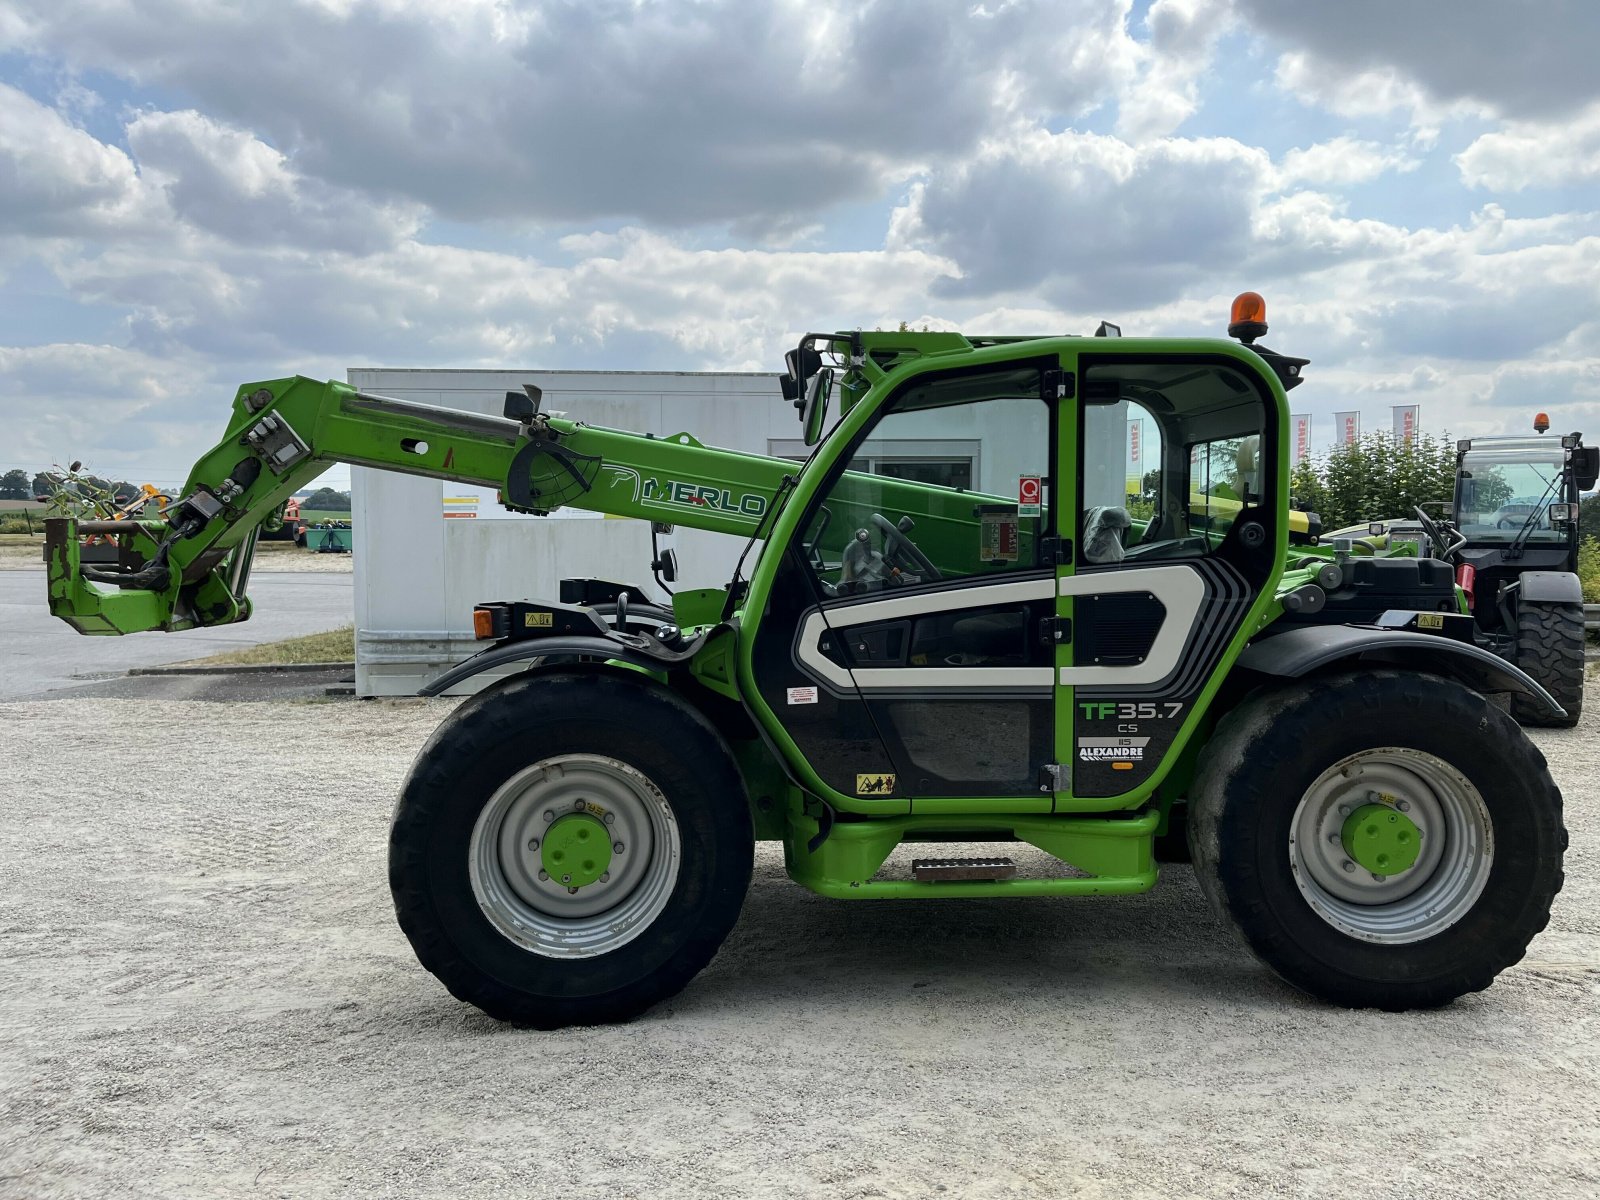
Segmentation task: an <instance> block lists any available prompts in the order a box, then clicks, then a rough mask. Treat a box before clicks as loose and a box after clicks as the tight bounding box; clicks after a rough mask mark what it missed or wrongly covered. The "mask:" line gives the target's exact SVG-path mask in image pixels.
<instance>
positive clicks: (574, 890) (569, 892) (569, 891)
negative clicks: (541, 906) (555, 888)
mask: <svg viewBox="0 0 1600 1200" xmlns="http://www.w3.org/2000/svg"><path fill="white" fill-rule="evenodd" d="M577 894H578V889H577V888H574V887H569V888H568V889H567V895H569V896H576V895H577Z"/></svg>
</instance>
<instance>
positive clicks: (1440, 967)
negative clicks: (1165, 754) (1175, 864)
mask: <svg viewBox="0 0 1600 1200" xmlns="http://www.w3.org/2000/svg"><path fill="white" fill-rule="evenodd" d="M1189 802H1190V811H1191V826H1190V831H1191V840H1192V844H1193V848H1194V859H1195V873H1196V875H1197V877H1198V878H1199V880H1200V884H1201V887H1202V888H1203V889H1204V890H1205V892H1206V893H1207V895H1208V897H1209V898H1210V900H1211V902H1212V903H1213V905H1214V906H1215V907H1216V908H1217V909H1218V911H1219V912H1220V913H1221V914H1222V915H1223V916H1224V918H1225V919H1227V920H1228V921H1229V922H1230V923H1232V924H1233V926H1234V927H1235V928H1236V929H1237V930H1238V932H1239V933H1240V934H1241V935H1242V936H1243V937H1244V939H1245V941H1246V942H1247V943H1248V944H1249V946H1250V948H1251V949H1252V950H1253V951H1254V952H1255V953H1256V955H1257V956H1258V957H1259V958H1261V959H1262V960H1263V961H1264V962H1265V963H1266V964H1267V965H1268V966H1270V967H1272V968H1273V969H1274V970H1275V971H1277V972H1278V973H1279V974H1280V975H1282V976H1283V977H1284V978H1285V979H1287V980H1288V981H1289V982H1290V983H1292V984H1294V985H1295V986H1297V987H1299V988H1301V989H1303V990H1304V991H1307V992H1310V993H1311V994H1313V995H1315V996H1319V997H1321V998H1323V999H1325V1000H1329V1001H1332V1002H1333V1003H1335V1004H1343V1005H1347V1006H1350V1007H1358V1008H1365V1007H1372V1008H1383V1009H1389V1010H1391V1011H1399V1010H1403V1009H1409V1008H1430V1007H1435V1006H1438V1005H1441V1004H1447V1003H1449V1002H1450V1001H1451V1000H1454V999H1455V998H1456V997H1458V996H1461V995H1463V994H1465V993H1467V992H1473V991H1479V990H1481V989H1483V988H1485V987H1487V986H1488V985H1489V984H1490V983H1491V982H1492V981H1493V980H1494V978H1495V976H1496V975H1498V974H1499V973H1500V972H1501V971H1503V970H1504V969H1505V968H1506V967H1509V966H1511V965H1512V964H1513V963H1515V962H1517V961H1518V960H1519V959H1521V958H1522V956H1523V953H1524V952H1525V951H1526V949H1527V946H1528V943H1529V942H1530V941H1531V940H1532V939H1533V937H1534V935H1535V934H1537V933H1538V932H1539V931H1540V930H1541V929H1543V928H1544V927H1545V925H1546V923H1547V922H1548V921H1549V917H1550V905H1551V902H1552V900H1553V899H1554V897H1555V894H1556V893H1557V892H1558V891H1559V890H1560V889H1561V883H1562V873H1561V860H1562V853H1563V851H1564V850H1565V849H1566V841H1567V835H1566V831H1565V830H1564V829H1563V828H1562V825H1561V795H1560V793H1559V792H1558V791H1557V790H1556V786H1555V783H1554V782H1553V781H1552V780H1551V778H1550V773H1549V771H1548V770H1547V769H1546V767H1545V762H1544V758H1543V756H1542V755H1541V754H1540V753H1539V751H1538V749H1537V748H1535V747H1534V745H1533V744H1532V743H1531V742H1530V741H1528V738H1527V735H1526V734H1524V733H1523V732H1522V730H1521V729H1520V728H1518V726H1517V725H1516V724H1515V722H1513V721H1512V720H1511V719H1510V717H1508V716H1507V715H1506V714H1505V713H1503V712H1501V711H1500V710H1499V709H1497V708H1495V707H1494V706H1492V705H1490V704H1489V703H1488V702H1486V701H1485V700H1484V699H1483V697H1481V696H1479V695H1477V694H1476V693H1474V692H1472V691H1470V690H1468V689H1467V688H1464V687H1462V686H1461V685H1459V684H1456V683H1454V682H1451V681H1448V680H1445V679H1442V678H1439V677H1436V676H1430V675H1422V674H1406V673H1401V672H1397V671H1369V672H1362V673H1359V674H1347V675H1335V676H1329V677H1326V678H1321V679H1315V680H1309V681H1304V682H1297V683H1293V684H1289V685H1287V686H1285V687H1282V688H1277V689H1273V690H1271V691H1269V692H1264V693H1261V694H1258V695H1257V696H1255V697H1253V698H1251V699H1249V700H1247V701H1246V702H1245V703H1244V704H1242V705H1241V706H1240V707H1239V708H1238V709H1236V710H1235V711H1234V712H1233V713H1231V714H1229V716H1228V717H1227V718H1226V719H1225V720H1224V721H1223V722H1222V723H1221V724H1220V725H1219V726H1218V728H1217V732H1216V734H1215V735H1214V736H1213V738H1212V741H1211V743H1210V744H1209V745H1208V746H1207V748H1206V751H1205V754H1204V756H1203V759H1202V762H1201V764H1200V769H1199V771H1198V773H1197V776H1196V779H1195V783H1194V786H1193V788H1192V789H1191V795H1190V799H1189Z"/></svg>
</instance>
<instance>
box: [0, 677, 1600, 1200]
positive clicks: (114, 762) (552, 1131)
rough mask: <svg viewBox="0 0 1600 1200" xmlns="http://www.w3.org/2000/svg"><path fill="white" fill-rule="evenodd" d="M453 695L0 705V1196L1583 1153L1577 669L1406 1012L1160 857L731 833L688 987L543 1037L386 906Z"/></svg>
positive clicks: (1427, 1161) (1050, 1184)
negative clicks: (1487, 920) (424, 770)
mask: <svg viewBox="0 0 1600 1200" xmlns="http://www.w3.org/2000/svg"><path fill="white" fill-rule="evenodd" d="M450 703H451V702H449V701H429V702H421V701H396V702H367V703H355V702H343V703H337V704H329V703H275V704H237V705H221V704H202V703H185V702H176V703H165V704H151V703H134V702H129V701H117V700H64V701H57V702H52V703H34V704H9V705H0V728H3V729H4V730H5V740H4V746H5V752H4V755H5V757H4V761H5V765H6V769H5V782H4V784H3V785H0V872H3V875H0V880H3V883H0V939H3V945H4V948H5V952H4V956H3V958H0V1195H5V1196H26V1197H49V1196H79V1195H84V1196H91V1195H92V1196H110V1195H115V1196H207V1197H210V1196H250V1197H255V1196H282V1197H297V1198H298V1197H316V1196H407V1197H411V1196H464V1195H493V1194H516V1195H530V1196H544V1195H557V1194H561V1195H567V1196H574V1197H607V1198H609V1200H614V1198H616V1197H631V1196H646V1197H674V1196H717V1197H729V1196H744V1195H781V1196H790V1195H818V1196H828V1197H902V1196H903V1197H920V1196H935V1195H948V1196H959V1197H963V1198H966V1197H1002V1196H1004V1197H1011V1196H1024V1195H1025V1196H1067V1195H1071V1196H1086V1197H1111V1196H1115V1197H1173V1196H1189V1195H1208V1196H1209V1195H1222V1196H1242V1197H1254V1196H1259V1195H1263V1194H1270V1195H1286V1196H1303V1195H1330V1196H1335V1195H1336V1196H1338V1197H1340V1200H1353V1198H1358V1197H1367V1196H1374V1197H1376V1196H1382V1197H1392V1196H1423V1195H1426V1196H1429V1197H1437V1196H1461V1197H1473V1198H1478V1197H1493V1196H1522V1195H1527V1196H1539V1197H1558V1196H1583V1197H1590V1196H1594V1195H1595V1194H1597V1192H1600V1124H1597V1122H1596V1119H1595V1111H1596V1107H1597V1104H1600V1018H1597V998H1600V887H1597V884H1596V853H1595V845H1596V841H1597V838H1600V820H1597V818H1596V815H1595V810H1594V792H1595V788H1594V782H1595V771H1596V766H1595V760H1594V748H1595V745H1596V740H1595V739H1596V733H1597V723H1600V722H1597V714H1600V696H1597V695H1594V694H1591V696H1590V704H1589V708H1588V715H1587V716H1586V717H1585V718H1584V723H1583V726H1582V727H1581V728H1580V729H1578V730H1574V731H1570V732H1556V733H1540V734H1536V738H1537V740H1538V741H1539V743H1540V745H1541V746H1542V747H1543V749H1544V751H1545V753H1546V754H1547V755H1548V756H1549V758H1550V761H1551V764H1552V767H1553V769H1554V770H1555V773H1556V778H1557V780H1558V781H1559V782H1560V783H1561V785H1562V786H1563V788H1564V790H1565V792H1566V798H1567V806H1568V808H1567V811H1568V821H1567V823H1568V825H1569V827H1570V829H1571V831H1572V849H1571V851H1570V853H1569V855H1568V858H1567V887H1566V890H1565V891H1564V892H1563V893H1562V894H1561V896H1560V897H1559V899H1558V902H1557V908H1556V911H1555V916H1554V919H1553V921H1552V925H1551V928H1550V929H1549V930H1548V931H1546V932H1545V933H1544V934H1543V935H1542V936H1541V937H1540V938H1539V939H1538V940H1537V941H1536V942H1535V943H1534V944H1533V947H1532V949H1531V951H1530V954H1529V957H1528V959H1527V961H1525V962H1524V963H1523V964H1522V965H1520V966H1518V967H1516V968H1514V969H1513V970H1511V971H1510V972H1508V973H1507V974H1506V975H1504V976H1502V978H1501V980H1500V981H1499V982H1498V983H1497V984H1496V985H1495V986H1494V987H1493V988H1491V989H1490V990H1489V991H1487V992H1485V993H1482V994H1480V995H1476V996H1472V997H1468V998H1466V999H1464V1000H1461V1001H1458V1002H1457V1003H1456V1004H1455V1005H1453V1006H1452V1007H1450V1008H1448V1009H1446V1010H1443V1011H1440V1012H1434V1013H1412V1014H1403V1015H1386V1014H1379V1013H1353V1012H1345V1011H1338V1010H1333V1009H1329V1008H1326V1007H1324V1006H1321V1005H1319V1004H1316V1003H1313V1002H1311V1001H1309V1000H1307V999H1305V998H1303V997H1301V996H1299V995H1298V994H1296V993H1294V992H1292V991H1290V990H1289V989H1288V988H1286V987H1285V986H1283V985H1280V984H1279V983H1277V982H1276V980H1275V979H1274V977H1272V976H1271V975H1269V974H1268V973H1267V972H1266V970H1265V968H1263V967H1261V966H1259V965H1258V964H1257V963H1256V962H1255V961H1254V960H1253V959H1251V958H1250V957H1249V956H1248V955H1247V954H1246V953H1245V952H1244V951H1243V950H1242V949H1241V948H1240V947H1238V946H1237V945H1235V944H1234V942H1233V941H1232V940H1231V939H1230V938H1229V937H1228V936H1226V935H1225V934H1224V931H1223V930H1222V929H1221V928H1220V927H1219V925H1218V924H1217V922H1216V921H1215V920H1214V919H1213V917H1212V916H1211V914H1210V912H1209V911H1208V910H1207V908H1206V907H1205V905H1204V902H1203V900H1202V898H1201V896H1200V895H1199V892H1198V890H1197V888H1196V886H1195V883H1194V879H1193V876H1192V874H1191V873H1190V872H1189V871H1188V869H1187V868H1181V867H1179V868H1168V869H1167V870H1166V873H1165V878H1164V879H1163V881H1162V883H1161V885H1160V886H1159V887H1158V888H1157V890H1156V891H1155V892H1153V893H1151V894H1149V895H1147V896H1140V897H1133V898H1128V899H1122V900H1081V901H1073V900H1057V901H976V900H973V901H943V902H937V903H923V904H920V905H913V904H876V905H869V904H861V905H849V904H843V903H838V902H831V901H826V900H822V899H819V898H816V897H813V896H811V895H809V894H808V893H806V892H804V891H802V890H801V889H799V888H798V887H796V886H794V885H792V884H790V883H788V882H787V880H786V879H785V878H784V875H783V867H782V860H781V856H780V854H779V853H778V851H777V850H776V849H775V848H773V847H766V846H764V847H762V849H761V850H760V852H759V854H758V857H757V862H756V878H755V882H754V885H753V887H752V889H751V892H750V896H749V899H748V902H747V904H746V907H745V912H744V917H743V919H742V920H741V922H740V925H739V926H738V928H737V929H736V930H735V931H734V934H733V936H732V937H731V939H730V940H729V942H728V944H727V945H726V947H725V948H724V950H723V952H722V954H721V955H720V956H719V957H718V958H717V959H716V960H715V961H714V962H713V963H712V965H711V967H710V968H709V969H708V970H707V971H706V972H705V973H704V974H703V975H701V976H700V978H699V979H698V980H696V981H695V982H694V983H693V984H692V985H691V986H690V988H689V989H688V991H687V992H685V993H684V994H683V995H682V996H680V997H678V998H677V999H675V1000H673V1001H671V1002H670V1003H668V1004H666V1005H664V1006H662V1007H660V1008H658V1009H657V1010H655V1011H653V1012H651V1013H650V1014H648V1015H647V1016H646V1017H644V1018H643V1019H641V1020H639V1021H637V1022H635V1023H633V1024H631V1025H627V1026H622V1027H613V1028H605V1029H586V1030H575V1031H567V1032H562V1033H556V1034H538V1033H530V1032H521V1031H518V1030H515V1029H511V1028H507V1027H504V1026H500V1025H497V1024H496V1023H494V1022H493V1021H490V1020H488V1019H487V1018H485V1017H483V1016H482V1015H480V1014H479V1013H477V1012H476V1011H475V1010H473V1009H470V1008H467V1007H465V1006H463V1005H461V1004H458V1003H456V1002H455V1001H453V1000H452V999H450V997H449V996H448V995H447V994H446V993H445V992H444V991H443V989H442V988H440V987H439V985H438V984H437V983H435V982H434V980H433V979H432V977H431V976H429V975H427V974H426V973H425V972H423V971H422V970H421V968H419V967H418V966H417V965H416V962H415V961H414V959H413V958H412V956H411V953H410V950H409V947H408V946H407V945H406V944H405V941H404V939H403V938H402V936H401V935H400V933H399V931H398V930H397V928H396V927H395V924H394V920H393V916H392V912H391V908H390V904H389V898H388V893H387V889H386V884H385V878H384V873H385V856H384V839H385V834H386V828H387V824H388V819H389V810H390V805H391V803H392V799H393V797H394V795H395V792H396V790H397V787H398V785H399V782H400V780H401V777H402V776H403V774H404V772H405V770H406V768H407V766H408V764H409V762H410V760H411V757H412V755H413V753H414V752H415V751H416V750H417V748H418V747H419V746H420V744H421V743H422V741H423V739H424V737H425V736H426V734H427V733H428V731H429V730H430V729H431V728H432V726H433V725H434V724H435V723H436V722H437V721H438V720H439V719H440V718H441V717H442V716H443V715H444V713H445V712H447V711H448V709H449V706H450ZM69 747H70V750H69V749H68V748H69Z"/></svg>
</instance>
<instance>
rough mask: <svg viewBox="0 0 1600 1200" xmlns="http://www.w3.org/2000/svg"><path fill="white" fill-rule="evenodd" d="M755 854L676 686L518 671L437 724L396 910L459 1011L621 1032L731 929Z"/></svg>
mask: <svg viewBox="0 0 1600 1200" xmlns="http://www.w3.org/2000/svg"><path fill="white" fill-rule="evenodd" d="M753 852H754V836H753V831H752V827H751V819H750V810H749V804H748V801H747V799H746V796H745V791H744V786H743V783H742V780H741V778H740V775H739V772H738V769H737V767H736V766H735V764H734V762H733V758H732V756H731V755H730V754H729V752H728V749H727V747H726V745H725V744H724V743H723V741H722V739H721V738H720V737H719V736H718V735H717V733H716V730H715V729H714V728H712V726H711V725H710V724H709V723H708V722H707V721H706V719H705V717H703V716H702V715H701V714H700V713H699V712H697V711H696V710H695V709H693V708H691V707H690V706H689V705H687V704H685V703H683V702H682V701H681V700H680V699H678V698H677V697H676V696H674V695H672V694H671V693H670V692H667V691H665V690H664V689H661V688H658V687H655V686H652V685H650V684H649V683H644V682H634V681H633V680H631V679H626V678H622V677H619V676H614V675H609V674H606V673H603V672H595V671H587V672H585V671H567V670H560V671H552V672H548V673H538V674H534V675H531V676H523V677H518V678H516V679H513V680H512V681H510V682H508V683H505V684H502V685H500V686H498V687H495V688H492V689H490V690H489V691H487V692H485V693H482V694H480V695H478V696H475V697H473V698H472V699H471V700H469V701H467V702H466V703H465V704H463V705H462V706H461V707H460V708H459V709H457V710H456V712H455V713H454V714H452V715H451V716H450V717H449V718H448V719H446V721H445V722H444V723H443V724H442V725H441V726H440V728H439V730H438V731H437V732H436V733H435V734H434V736H433V737H432V738H431V739H430V740H429V742H428V744H427V746H425V747H424V748H423V751H422V753H421V755H420V756H419V757H418V759H417V762H416V764H415V766H413V768H412V770H411V775H410V777H409V778H408V779H407V780H406V784H405V788H404V790H403V791H402V793H401V797H400V802H399V805H398V806H397V808H396V811H395V818H394V825H393V829H392V831H391V834H390V843H389V882H390V887H391V889H392V891H393V893H394V902H395V912H396V915H397V916H398V918H399V921H400V926H401V928H402V929H403V930H404V931H405V934H406V937H407V938H409V939H410V941H411V945H412V948H413V949H414V950H415V951H416V953H417V957H418V959H419V960H421V962H422V965H423V966H425V967H426V968H427V969H428V970H429V971H431V972H433V974H434V975H436V976H438V977H439V979H440V981H441V982H443V983H444V985H445V986H446V987H447V988H449V990H450V992H451V994H452V995H454V996H455V997H456V998H457V999H460V1000H465V1001H467V1002H468V1003H471V1004H475V1005H477V1006H478V1007H479V1008H481V1009H483V1010H484V1011H485V1012H487V1013H488V1014H489V1015H491V1016H494V1017H498V1018H500V1019H502V1020H507V1021H514V1022H517V1023H519V1024H526V1025H532V1026H535V1027H538V1028H542V1029H549V1028H555V1027H558V1026H562V1025H572V1024H597V1023H601V1022H607V1021H619V1020H626V1019H628V1018H630V1017H633V1016H636V1015H638V1014H639V1013H641V1012H643V1011H644V1010H645V1009H647V1008H649V1007H650V1006H651V1005H652V1004H655V1003H656V1002H657V1001H659V1000H662V999H664V998H666V997H667V996H670V995H673V994H674V993H676V992H678V991H679V990H680V989H682V988H683V987H684V986H685V985H686V984H687V983H688V982H689V980H690V979H691V978H693V977H694V975H695V974H696V973H697V972H698V971H700V970H701V969H702V968H703V967H704V966H705V965H706V964H707V963H708V962H710V961H711V958H712V956H713V955H715V954H716V952H717V948H718V947H719V946H720V945H721V943H722V940H723V939H724V938H725V937H726V936H727V934H728V931H729V930H730V929H731V928H732V927H733V924H734V921H735V920H736V919H737V917H738V915H739V909H740V907H741V905H742V903H743V900H744V894H745V890H746V888H747V887H748V886H749V882H750V871H751V863H752V858H753Z"/></svg>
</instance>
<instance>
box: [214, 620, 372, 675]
mask: <svg viewBox="0 0 1600 1200" xmlns="http://www.w3.org/2000/svg"><path fill="white" fill-rule="evenodd" d="M355 657H356V631H355V626H353V625H346V626H345V627H344V628H343V629H331V630H329V631H328V632H327V633H311V634H307V635H306V636H305V637H297V638H286V639H285V640H283V641H281V642H267V643H266V644H265V645H261V646H246V647H244V648H243V649H242V650H229V651H228V652H226V653H225V654H213V655H212V656H211V657H210V658H197V659H195V660H194V661H193V662H186V663H184V664H183V665H184V666H186V667H234V666H237V667H282V666H294V665H299V664H302V663H346V662H354V661H355Z"/></svg>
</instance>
